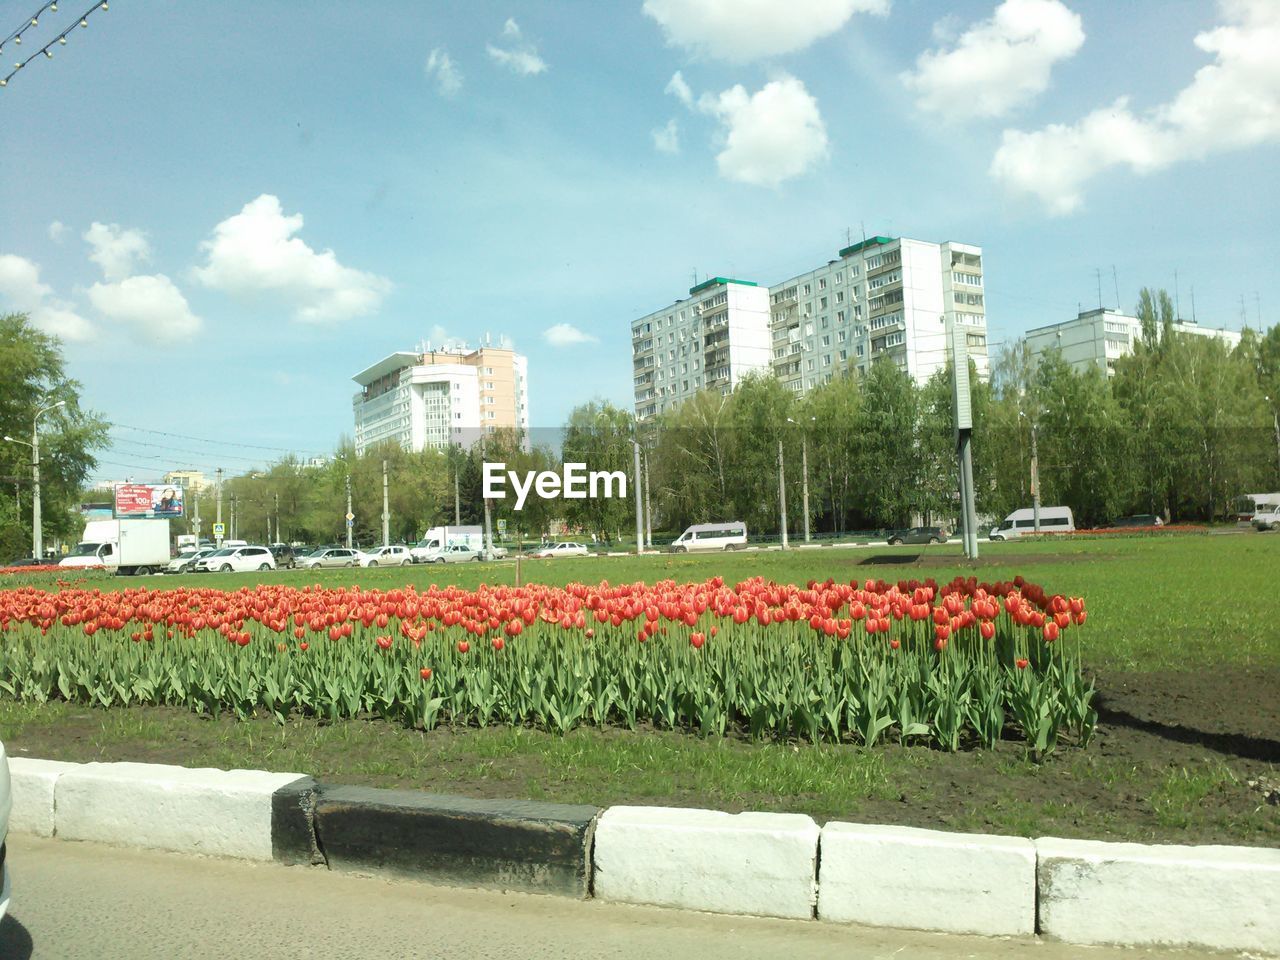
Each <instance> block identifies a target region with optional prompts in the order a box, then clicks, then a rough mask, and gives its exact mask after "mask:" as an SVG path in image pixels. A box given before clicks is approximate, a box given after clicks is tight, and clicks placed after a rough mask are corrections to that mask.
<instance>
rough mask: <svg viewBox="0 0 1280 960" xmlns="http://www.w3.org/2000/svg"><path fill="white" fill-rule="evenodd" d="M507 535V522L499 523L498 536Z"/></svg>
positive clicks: (501, 521) (500, 521)
mask: <svg viewBox="0 0 1280 960" xmlns="http://www.w3.org/2000/svg"><path fill="white" fill-rule="evenodd" d="M506 535H507V521H505V520H499V521H498V536H500V537H505V536H506Z"/></svg>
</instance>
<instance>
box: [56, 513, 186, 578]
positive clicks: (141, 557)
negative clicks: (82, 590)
mask: <svg viewBox="0 0 1280 960" xmlns="http://www.w3.org/2000/svg"><path fill="white" fill-rule="evenodd" d="M168 562H169V521H168V520H151V519H148V520H142V519H131V520H90V521H89V522H88V523H86V524H85V525H84V533H83V535H82V536H81V539H80V542H79V543H78V544H76V548H75V549H74V550H72V551H71V552H70V553H69V554H67V555H66V556H65V557H63V558H62V560H61V561H59V563H58V566H60V567H106V568H107V569H108V570H111V571H112V572H114V573H118V574H121V575H124V576H128V575H129V574H135V573H136V574H145V573H155V572H156V571H158V570H162V569H164V566H165V564H167V563H168Z"/></svg>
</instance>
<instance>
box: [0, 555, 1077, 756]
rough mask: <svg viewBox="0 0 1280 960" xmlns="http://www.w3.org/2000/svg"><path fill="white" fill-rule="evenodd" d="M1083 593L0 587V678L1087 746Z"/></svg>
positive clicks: (382, 711)
mask: <svg viewBox="0 0 1280 960" xmlns="http://www.w3.org/2000/svg"><path fill="white" fill-rule="evenodd" d="M1087 615H1088V614H1087V611H1086V609H1085V603H1084V600H1083V599H1082V598H1080V597H1066V596H1061V595H1048V594H1047V593H1046V592H1045V591H1044V590H1043V589H1041V588H1040V587H1038V586H1037V585H1035V584H1033V583H1029V582H1027V581H1025V580H1023V579H1022V578H1021V577H1017V578H1015V579H1014V580H1013V581H1011V582H999V583H980V582H978V581H977V579H976V578H973V577H970V578H967V579H961V578H957V579H955V580H953V581H951V582H949V583H946V584H941V585H940V584H938V583H936V582H934V581H933V580H924V581H918V580H904V581H900V582H897V583H892V584H890V583H886V582H884V581H883V580H866V581H863V582H858V581H852V582H850V581H839V582H837V581H834V580H827V581H824V582H814V581H810V582H808V583H807V584H804V585H796V584H779V583H774V582H771V581H768V580H765V579H762V578H753V579H750V580H746V581H743V582H740V583H737V584H732V585H730V584H726V583H724V582H723V580H722V579H721V578H719V577H714V578H711V579H708V580H705V581H702V582H691V583H677V582H675V581H673V580H663V581H659V582H656V583H653V584H646V583H629V584H619V585H611V584H609V583H607V582H602V583H599V584H594V585H586V584H580V583H571V584H568V585H566V586H564V587H548V586H526V587H506V586H496V587H487V586H482V587H480V588H478V589H475V590H466V589H462V588H460V587H443V588H438V587H434V586H433V587H431V588H428V589H426V590H423V591H418V590H415V589H414V588H412V587H406V588H402V589H390V590H386V591H381V590H362V589H360V588H358V587H351V588H348V587H341V588H329V589H326V588H320V587H311V586H308V587H302V588H297V587H293V586H284V585H258V586H254V587H246V588H243V589H240V590H237V591H232V592H227V591H222V590H213V589H189V588H178V589H170V590H166V589H146V588H142V589H126V590H124V591H122V592H104V591H102V590H100V589H96V588H95V589H86V588H82V587H68V588H64V589H61V590H58V591H55V592H50V591H46V590H43V589H39V588H37V587H33V586H26V587H20V588H17V589H14V590H9V591H6V592H4V593H0V631H2V632H3V643H2V644H0V691H3V693H5V694H7V695H9V696H11V697H14V698H17V699H19V700H24V701H34V702H43V701H46V700H49V699H55V698H57V699H62V700H66V701H70V702H79V703H85V704H92V705H95V706H99V707H112V706H129V705H135V704H166V705H172V706H181V707H185V708H187V709H189V710H192V711H195V712H197V713H210V714H218V713H220V712H223V711H226V712H230V713H232V714H234V715H235V716H237V717H240V718H247V717H250V716H253V715H254V714H265V715H269V716H274V717H275V718H277V719H278V720H279V721H281V722H284V721H285V720H286V719H287V718H289V717H290V716H294V715H301V716H311V717H317V718H321V719H323V720H328V721H340V720H345V719H350V718H355V717H360V716H366V715H368V716H376V717H380V718H382V719H385V720H388V721H392V722H395V723H399V724H403V725H405V726H410V727H418V728H422V729H427V730H430V729H432V728H434V727H436V726H437V725H439V724H450V725H464V726H469V725H476V726H481V727H483V726H488V725H491V724H506V725H513V726H530V727H534V728H539V729H544V730H549V731H553V732H556V733H567V732H568V731H570V730H572V729H573V728H575V727H577V726H579V725H583V724H586V725H592V726H597V727H607V726H618V727H624V728H628V729H636V728H637V726H638V725H641V724H647V725H652V726H654V727H656V728H659V729H669V730H685V731H694V732H696V733H698V734H701V735H715V736H723V735H724V734H726V732H729V731H731V730H733V731H741V732H744V733H746V734H749V735H750V736H751V737H753V738H778V737H794V738H800V739H803V740H808V741H813V742H819V741H829V742H837V743H839V742H853V743H857V744H862V745H865V746H874V745H876V744H877V743H878V742H880V741H882V740H884V739H888V738H892V739H896V740H901V741H909V740H917V741H922V742H931V743H933V744H935V745H936V746H938V747H940V748H942V749H944V750H948V751H955V750H959V749H961V748H962V747H965V746H967V745H970V744H982V745H986V746H993V745H994V744H996V743H997V742H999V741H1001V740H1002V739H1006V738H1009V737H1016V738H1021V739H1022V740H1023V741H1024V742H1025V744H1026V749H1027V751H1028V753H1030V754H1031V755H1033V756H1035V757H1041V756H1044V755H1045V754H1047V753H1049V752H1051V751H1052V750H1053V749H1054V748H1055V746H1056V745H1057V744H1058V742H1059V739H1060V738H1061V737H1064V736H1066V737H1069V738H1071V740H1072V741H1073V742H1076V743H1082V744H1083V743H1087V742H1088V740H1089V738H1090V736H1091V734H1092V731H1093V729H1094V726H1095V723H1096V715H1095V713H1094V710H1093V708H1092V706H1091V699H1092V696H1093V689H1092V686H1091V684H1090V683H1089V682H1088V681H1086V680H1085V678H1084V676H1083V674H1082V670H1081V658H1080V644H1079V642H1078V640H1077V637H1078V635H1079V634H1080V633H1082V631H1081V629H1080V628H1081V626H1082V625H1083V624H1084V623H1085V621H1086V619H1087Z"/></svg>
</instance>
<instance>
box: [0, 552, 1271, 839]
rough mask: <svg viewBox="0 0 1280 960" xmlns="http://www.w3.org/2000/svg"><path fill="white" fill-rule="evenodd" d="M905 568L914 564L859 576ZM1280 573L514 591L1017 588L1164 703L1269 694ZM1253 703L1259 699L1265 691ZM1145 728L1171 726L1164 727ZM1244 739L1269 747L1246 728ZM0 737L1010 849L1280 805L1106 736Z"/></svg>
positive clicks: (1045, 555)
mask: <svg viewBox="0 0 1280 960" xmlns="http://www.w3.org/2000/svg"><path fill="white" fill-rule="evenodd" d="M916 554H921V555H922V557H923V560H922V562H920V563H906V564H899V563H889V564H876V565H868V564H866V563H864V562H863V561H865V560H867V559H868V558H874V557H886V556H893V557H901V556H915V555H916ZM1277 570H1280V537H1275V536H1270V535H1260V534H1241V535H1195V536H1176V537H1162V538H1155V537H1148V538H1134V539H1127V538H1126V539H1117V540H1090V541H1064V542H1049V543H1013V544H1002V545H991V546H986V545H984V546H983V557H982V560H981V561H980V563H979V565H978V566H976V567H974V566H971V565H970V564H968V563H967V562H966V561H965V560H964V559H963V557H962V556H961V555H960V551H959V549H958V548H957V547H954V546H951V545H947V546H943V547H933V548H928V549H927V550H926V549H923V548H910V547H908V548H897V549H895V550H890V549H886V548H874V547H873V548H864V549H836V548H829V547H824V548H820V549H812V550H793V551H790V552H788V553H781V552H776V551H775V552H765V553H736V554H726V555H720V554H717V555H714V556H693V557H688V556H679V557H677V556H671V555H661V556H649V557H641V558H637V557H626V558H591V559H587V560H555V561H523V562H522V564H521V573H522V576H523V578H524V580H525V581H526V582H529V581H538V582H544V583H555V584H562V583H567V582H570V581H583V582H598V581H600V580H602V579H607V580H609V581H610V582H626V581H631V580H637V579H643V580H649V581H653V580H656V579H660V578H674V579H677V580H700V579H704V578H707V577H711V576H715V575H720V576H723V577H724V578H725V579H726V580H727V581H730V582H732V581H735V580H741V579H745V578H748V577H753V576H763V577H767V578H770V579H775V580H781V581H798V582H804V581H806V580H809V579H819V580H822V579H826V578H827V577H834V578H836V579H842V580H848V579H859V580H862V579H867V578H884V579H886V580H890V581H896V580H899V579H911V578H920V579H923V578H925V577H930V576H931V577H934V578H936V579H937V580H939V581H945V580H948V579H950V578H951V577H953V576H955V575H957V574H963V575H969V574H973V575H975V576H977V577H978V578H979V579H983V580H994V579H1011V578H1012V577H1013V576H1014V575H1016V574H1019V573H1021V574H1022V575H1024V576H1026V577H1027V578H1028V579H1030V580H1033V581H1036V582H1038V583H1041V584H1042V585H1043V586H1044V587H1045V588H1046V589H1047V590H1049V591H1054V592H1061V593H1065V594H1068V595H1083V596H1084V597H1086V599H1087V602H1088V609H1089V616H1090V619H1089V623H1088V624H1087V625H1086V627H1085V628H1084V630H1083V638H1084V643H1085V650H1086V661H1087V664H1088V666H1089V667H1090V668H1092V669H1095V670H1100V671H1102V673H1103V675H1108V674H1114V673H1116V672H1124V675H1125V676H1127V677H1129V678H1130V680H1131V681H1132V682H1133V683H1136V684H1137V685H1138V686H1139V687H1141V685H1142V676H1143V674H1144V673H1146V674H1147V676H1149V677H1151V683H1152V684H1153V685H1154V684H1155V683H1156V681H1157V680H1159V681H1160V682H1161V683H1164V684H1166V687H1165V688H1166V689H1168V684H1169V677H1170V676H1172V677H1173V678H1174V683H1173V686H1174V688H1176V687H1177V677H1187V678H1194V677H1196V676H1202V675H1215V674H1217V673H1218V672H1219V671H1237V672H1240V671H1252V673H1251V674H1250V675H1251V676H1254V677H1257V676H1259V675H1262V676H1264V677H1265V676H1268V675H1270V674H1267V673H1266V671H1273V670H1276V669H1277V668H1280V619H1278V618H1277V616H1276V611H1277V608H1276V603H1275V598H1276V596H1277V593H1276V584H1275V571H1277ZM514 575H515V565H514V564H513V563H510V562H508V563H503V564H467V565H459V566H449V567H431V568H426V567H411V568H405V569H388V570H354V571H352V570H338V571H325V572H302V571H296V572H287V571H282V572H279V573H276V574H272V575H270V576H269V577H268V578H267V579H268V580H269V581H270V582H281V583H288V584H291V585H295V586H301V585H304V584H309V583H320V584H323V585H327V586H339V585H344V584H359V585H360V586H361V587H362V588H380V589H388V588H392V587H396V586H403V585H405V584H413V585H414V586H416V587H418V588H420V589H421V588H425V587H427V586H429V585H430V584H432V583H439V584H458V585H462V586H469V587H472V586H476V585H478V584H480V583H481V582H489V583H495V582H505V583H511V582H513V579H514ZM255 582H257V577H256V575H254V576H250V575H234V574H227V575H222V574H209V575H200V576H187V577H165V578H151V579H146V580H130V579H123V578H121V579H114V580H110V581H105V582H103V583H102V584H96V583H95V584H93V586H101V587H102V588H103V589H126V588H135V587H139V586H146V587H148V588H157V587H171V586H199V587H211V588H215V589H237V588H239V587H242V586H250V585H252V584H253V583H255ZM2 636H3V635H2V634H0V638H2ZM1157 675H1158V676H1157ZM1233 675H1234V674H1233ZM1277 692H1278V693H1280V689H1278V691H1277ZM1262 702H1263V703H1264V704H1265V703H1266V702H1268V695H1267V694H1266V693H1265V690H1264V693H1263V695H1262ZM1218 707H1219V705H1218V704H1203V705H1201V706H1200V709H1202V711H1203V713H1202V715H1201V716H1199V717H1193V721H1194V722H1195V723H1198V724H1200V725H1202V726H1204V727H1205V729H1206V730H1207V729H1210V728H1211V727H1212V721H1213V718H1214V716H1215V711H1216V710H1217V708H1218ZM1151 709H1157V710H1158V709H1160V708H1159V707H1153V708H1151ZM1238 713H1239V712H1238V711H1237V715H1238ZM1149 719H1151V720H1154V721H1157V722H1170V723H1172V722H1173V721H1171V720H1170V719H1169V718H1167V717H1164V716H1160V715H1156V716H1152V717H1150V718H1149ZM1177 722H1178V723H1186V722H1189V721H1187V720H1186V719H1185V718H1183V719H1181V720H1178V721H1177ZM1241 732H1247V733H1249V734H1250V735H1252V736H1253V737H1254V738H1255V739H1256V738H1258V737H1259V736H1261V737H1268V736H1269V737H1271V738H1272V740H1274V738H1275V734H1274V733H1272V734H1267V733H1266V731H1261V733H1259V732H1258V731H1257V730H1256V729H1254V728H1251V729H1250V730H1249V731H1241ZM0 737H3V739H4V741H5V742H6V745H7V746H8V747H9V748H10V750H11V752H12V753H13V754H14V755H16V756H23V755H28V756H43V757H50V758H54V759H65V760H73V761H89V760H122V759H133V760H141V761H148V762H167V763H180V764H183V765H187V766H214V767H221V768H234V767H255V768H262V769H274V770H282V771H287V770H294V771H299V772H304V773H309V774H312V775H314V776H316V777H318V778H319V779H320V780H322V781H324V782H330V783H353V784H368V785H373V786H383V787H405V788H412V789H421V790H428V791H434V792H444V793H462V794H467V795H471V796H492V797H513V798H526V799H546V800H555V801H562V802H574V803H592V804H597V805H607V804H614V803H653V804H671V805H685V806H700V807H710V808H715V809H723V810H778V811H788V810H789V811H797V812H805V813H809V814H811V815H813V816H815V817H816V818H818V819H819V820H827V819H845V820H860V821H864V822H897V823H905V824H912V825H918V826H926V827H937V828H944V829H953V830H966V831H968V830H973V831H986V832H997V833H1007V834H1013V835H1022V836H1037V835H1046V834H1050V835H1058V836H1078V837H1097V838H1103V839H1119V840H1133V841H1147V842H1152V841H1156V842H1227V843H1249V844H1263V845H1272V846H1274V845H1277V844H1280V808H1278V807H1275V806H1269V805H1267V804H1265V803H1264V802H1263V801H1262V800H1261V798H1260V795H1259V794H1258V793H1257V792H1256V791H1255V790H1253V789H1251V788H1249V787H1248V786H1247V781H1248V780H1249V779H1251V778H1255V777H1258V776H1262V777H1266V778H1268V779H1270V780H1273V781H1274V780H1276V779H1277V778H1278V775H1277V769H1276V765H1275V764H1274V763H1273V762H1266V761H1265V760H1259V759H1258V758H1257V757H1256V756H1255V757H1253V758H1249V757H1248V756H1236V755H1232V754H1230V753H1229V752H1222V751H1214V750H1212V749H1210V748H1208V747H1203V746H1199V745H1197V744H1196V743H1187V742H1182V741H1178V740H1177V739H1166V738H1163V737H1162V736H1161V735H1160V734H1158V733H1157V734H1149V733H1136V732H1134V731H1133V730H1108V729H1107V728H1106V726H1105V725H1104V728H1103V730H1102V733H1101V734H1100V737H1099V741H1098V742H1097V743H1095V744H1094V745H1093V746H1091V747H1089V748H1086V749H1083V750H1081V749H1077V748H1074V747H1067V748H1061V749H1059V751H1058V752H1057V753H1056V754H1054V755H1052V756H1051V757H1050V758H1049V759H1048V761H1046V762H1045V763H1043V764H1032V763H1030V762H1029V761H1027V759H1026V758H1025V756H1024V754H1023V752H1022V750H1021V748H1020V747H1019V745H1018V744H1016V743H1007V744H1002V745H1001V748H1000V749H998V750H996V751H981V750H972V751H967V752H961V753H959V754H944V753H942V752H940V751H936V750H930V749H927V748H922V747H902V746H900V745H897V744H886V745H884V746H883V747H878V748H876V749H874V750H864V749H860V748H855V747H851V746H847V745H843V746H841V745H830V744H822V745H811V744H805V743H791V742H786V741H770V742H763V743H753V742H750V741H748V740H745V739H742V738H738V737H726V738H721V739H715V738H713V739H706V740H704V739H700V738H698V737H696V736H693V735H689V734H684V733H679V732H671V731H653V730H645V731H641V732H638V733H627V732H625V731H619V730H597V729H578V730H575V731H573V732H572V733H570V734H568V735H567V736H563V737H561V736H556V735H553V734H548V733H544V732H540V731H536V730H530V729H511V728H496V727H490V728H486V729H475V728H469V729H461V728H448V727H446V728H443V729H438V730H434V731H431V732H430V733H424V732H422V731H419V730H407V729H402V728H399V727H394V726H391V725H389V724H386V723H381V722H377V721H363V720H361V721H351V722H345V723H339V724H332V725H330V724H324V723H319V722H316V721H310V720H292V721H290V722H289V723H288V724H286V725H279V724H276V723H274V722H272V721H270V720H267V719H255V720H250V721H245V722H237V721H235V720H233V719H230V718H229V717H221V718H208V717H197V716H195V715H193V714H188V713H185V712H183V711H180V710H174V709H170V708H148V709H136V708H131V709H127V710H124V709H113V710H95V709H92V708H87V707H84V706H81V705H75V704H67V703H61V702H54V703H48V704H43V705H34V704H24V703H15V702H12V701H8V700H0Z"/></svg>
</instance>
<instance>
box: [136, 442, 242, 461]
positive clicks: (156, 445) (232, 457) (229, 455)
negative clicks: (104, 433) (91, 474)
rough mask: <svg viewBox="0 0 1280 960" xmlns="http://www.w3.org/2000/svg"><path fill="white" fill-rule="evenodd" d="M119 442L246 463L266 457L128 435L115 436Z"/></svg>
mask: <svg viewBox="0 0 1280 960" xmlns="http://www.w3.org/2000/svg"><path fill="white" fill-rule="evenodd" d="M117 444H123V445H125V446H131V447H148V448H150V449H152V450H167V451H169V452H171V453H192V454H195V455H196V456H198V457H214V456H216V457H217V458H218V459H220V460H243V461H245V462H246V463H262V462H263V461H264V460H265V459H266V458H265V457H242V456H239V455H238V454H234V453H221V452H218V451H210V450H188V449H185V448H183V447H171V446H169V445H168V444H164V443H148V442H147V441H145V440H131V439H128V438H126V437H115V438H113V439H112V445H113V446H115V445H117ZM155 459H160V458H158V457H157V458H155Z"/></svg>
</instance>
